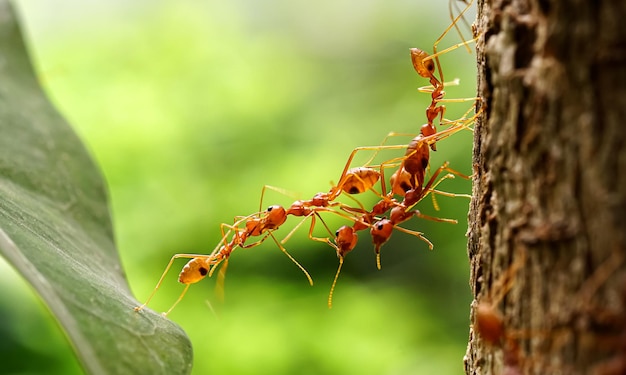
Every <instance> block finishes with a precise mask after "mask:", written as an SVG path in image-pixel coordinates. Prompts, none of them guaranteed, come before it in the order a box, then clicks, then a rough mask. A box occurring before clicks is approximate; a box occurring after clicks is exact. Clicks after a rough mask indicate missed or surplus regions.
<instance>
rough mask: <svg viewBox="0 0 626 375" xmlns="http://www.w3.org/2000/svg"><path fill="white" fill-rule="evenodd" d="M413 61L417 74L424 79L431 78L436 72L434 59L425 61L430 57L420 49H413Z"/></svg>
mask: <svg viewBox="0 0 626 375" xmlns="http://www.w3.org/2000/svg"><path fill="white" fill-rule="evenodd" d="M410 51H411V61H412V62H413V67H414V68H415V71H416V72H417V74H419V75H420V76H422V77H424V78H430V77H432V76H433V73H434V72H435V63H434V62H433V60H432V59H429V60H426V61H424V59H425V58H427V57H428V53H426V52H424V51H422V50H421V49H419V48H411V49H410Z"/></svg>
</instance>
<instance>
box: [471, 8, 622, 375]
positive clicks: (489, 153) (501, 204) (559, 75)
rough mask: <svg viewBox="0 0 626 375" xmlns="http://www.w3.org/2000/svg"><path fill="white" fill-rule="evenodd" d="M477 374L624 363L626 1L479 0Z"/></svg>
mask: <svg viewBox="0 0 626 375" xmlns="http://www.w3.org/2000/svg"><path fill="white" fill-rule="evenodd" d="M475 31H476V33H477V35H479V39H478V42H477V51H478V53H477V56H478V94H479V96H480V97H481V98H482V102H481V107H482V111H481V112H480V116H479V119H478V120H477V123H476V126H475V139H474V155H473V158H474V186H473V199H472V203H471V208H470V214H469V223H470V225H469V231H468V237H469V240H468V241H469V242H468V253H469V259H470V266H471V277H470V286H471V288H472V291H473V293H474V297H475V300H474V301H473V302H472V310H471V322H472V324H471V328H470V336H469V344H468V349H467V353H466V357H465V370H466V373H467V374H598V375H607V374H626V233H625V231H626V1H624V0H607V1H591V0H574V1H570V0H526V1H524V0H509V1H507V0H500V1H498V0H492V1H485V0H482V1H479V2H478V18H477V22H476V24H475Z"/></svg>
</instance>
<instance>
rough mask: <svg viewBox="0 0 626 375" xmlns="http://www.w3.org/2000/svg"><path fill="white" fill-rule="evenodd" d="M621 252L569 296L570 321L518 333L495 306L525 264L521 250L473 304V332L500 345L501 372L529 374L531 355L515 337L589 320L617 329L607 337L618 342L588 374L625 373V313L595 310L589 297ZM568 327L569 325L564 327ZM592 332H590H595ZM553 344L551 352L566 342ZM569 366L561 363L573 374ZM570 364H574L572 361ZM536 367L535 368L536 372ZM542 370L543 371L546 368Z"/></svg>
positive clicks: (618, 262) (615, 266)
mask: <svg viewBox="0 0 626 375" xmlns="http://www.w3.org/2000/svg"><path fill="white" fill-rule="evenodd" d="M620 251H621V250H619V249H615V250H614V251H613V252H612V254H611V255H610V256H609V257H608V258H607V259H606V260H605V261H604V262H603V263H602V264H601V265H600V266H599V267H597V268H596V269H595V270H594V272H593V273H592V274H591V275H590V276H589V278H587V280H586V281H585V282H584V284H583V285H582V287H581V288H580V289H579V291H578V292H577V293H575V294H574V295H573V296H571V298H570V300H571V301H573V302H574V303H573V304H572V305H570V306H567V307H564V308H563V309H562V310H570V311H571V312H572V315H570V317H569V318H567V319H568V321H569V323H567V324H564V323H561V324H559V326H561V328H553V329H552V330H547V329H546V330H544V331H546V332H537V331H526V332H521V331H513V330H510V329H508V328H507V327H506V326H505V320H504V317H503V316H502V313H501V312H500V311H498V309H497V306H498V304H499V303H500V302H501V301H502V300H503V299H504V297H505V296H506V294H507V293H508V292H509V290H510V289H511V288H512V286H513V285H514V283H515V280H514V279H515V277H516V274H517V272H518V271H519V270H520V269H521V268H522V267H523V266H524V264H525V260H526V250H523V251H522V252H521V253H520V257H519V259H517V260H515V261H514V262H513V263H512V264H511V266H509V268H508V269H507V270H506V271H505V272H504V273H503V274H502V275H501V276H500V278H499V279H498V280H497V281H496V282H495V284H494V285H493V286H492V287H491V288H490V290H491V291H494V293H493V295H489V294H487V296H486V298H485V299H483V300H481V301H478V302H477V303H476V304H474V306H473V315H474V322H473V324H472V328H473V331H474V332H476V333H477V334H478V335H479V337H480V338H481V339H482V340H483V341H484V342H485V343H486V344H487V345H488V346H489V347H491V348H500V349H501V350H502V353H503V365H504V368H503V373H507V374H522V373H528V372H529V371H530V369H529V368H528V366H529V365H530V362H529V359H530V358H532V357H530V356H528V355H526V354H524V353H523V352H522V349H521V347H520V344H519V343H518V340H519V339H521V338H522V337H528V336H531V337H535V338H537V337H540V336H547V337H550V336H554V335H556V334H557V333H558V332H561V333H565V332H563V330H570V329H574V330H579V329H580V328H576V327H579V326H580V325H581V324H584V325H587V324H589V320H591V321H592V322H593V323H592V324H594V325H598V326H599V327H605V329H607V331H611V332H618V334H617V335H616V336H615V337H611V338H610V339H609V340H611V342H615V341H616V342H617V344H616V345H614V346H613V347H612V348H611V349H614V350H616V352H617V355H615V356H614V357H611V358H609V359H608V360H606V361H603V362H600V363H598V364H596V365H594V366H592V367H591V372H590V373H593V374H598V375H608V374H623V373H626V361H625V360H624V358H625V357H624V354H626V335H625V333H624V332H625V331H624V328H625V324H624V315H623V314H624V313H623V311H621V312H618V313H617V314H615V313H613V312H611V311H604V310H600V311H598V310H599V309H598V308H597V307H594V304H593V303H592V299H593V298H594V296H596V295H597V294H598V290H599V289H600V287H601V286H602V285H603V284H604V283H605V282H606V281H607V280H608V278H609V277H610V276H611V275H613V274H614V273H615V272H616V270H617V269H618V268H619V267H620V266H621V265H622V264H623V261H624V255H623V251H622V252H620ZM624 286H626V285H624V284H622V286H621V288H622V290H621V297H622V307H621V308H623V307H624V306H623V305H624V304H626V302H624V301H626V289H625V288H624ZM580 318H582V320H583V321H584V322H581V321H578V320H579V319H580ZM546 321H548V322H551V321H552V320H551V319H546ZM568 326H569V327H571V328H567V327H568ZM587 330H588V328H586V329H584V331H583V332H582V333H581V334H582V335H583V336H584V335H589V334H590V333H588V332H586V331H587ZM591 334H592V335H593V334H595V333H591ZM570 337H571V335H570ZM601 339H602V337H600V340H601ZM612 339H616V340H612ZM577 341H578V343H585V342H587V340H585V339H580V338H579V339H578V340H577ZM554 343H555V344H554V345H555V346H553V347H552V350H553V351H554V352H558V351H559V350H561V348H562V347H563V346H564V345H566V343H567V341H564V340H555V341H554ZM597 344H598V341H596V343H595V346H594V347H587V348H583V349H582V350H584V351H585V352H586V353H587V354H590V355H591V353H595V352H597V351H598V350H602V349H601V348H600V346H598V345H597ZM576 345H577V344H576ZM554 359H555V358H554V357H553V358H551V362H553V360H554ZM541 362H542V361H539V360H537V358H536V357H535V358H534V360H533V361H532V363H534V364H537V363H541ZM568 365H570V364H569V363H567V364H564V363H562V364H561V366H564V368H563V370H565V372H567V373H573V372H574V371H575V369H574V368H570V369H568V368H567V367H568ZM571 365H572V366H573V365H574V364H571ZM536 370H537V369H535V371H536ZM543 371H545V369H544V370H543Z"/></svg>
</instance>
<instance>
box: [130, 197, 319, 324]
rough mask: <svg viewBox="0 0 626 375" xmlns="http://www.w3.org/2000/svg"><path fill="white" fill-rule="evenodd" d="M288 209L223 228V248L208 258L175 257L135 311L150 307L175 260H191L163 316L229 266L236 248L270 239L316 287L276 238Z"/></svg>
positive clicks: (274, 209) (272, 209)
mask: <svg viewBox="0 0 626 375" xmlns="http://www.w3.org/2000/svg"><path fill="white" fill-rule="evenodd" d="M284 212H285V209H284V208H283V207H281V206H278V205H275V206H270V207H269V208H268V209H267V210H266V211H263V212H260V213H255V214H252V215H248V216H245V217H240V218H238V220H236V221H235V223H234V224H233V225H228V224H221V225H220V229H221V232H222V240H221V241H220V244H221V246H220V245H219V244H218V246H217V247H216V248H215V249H214V250H213V252H212V253H211V254H209V255H204V254H175V255H174V256H172V258H171V259H170V261H169V263H168V264H167V266H166V267H165V270H164V271H163V274H162V275H161V278H160V279H159V281H158V282H157V285H156V286H155V288H154V290H153V291H152V293H151V294H150V296H148V299H147V300H146V302H145V303H143V304H142V305H141V306H138V307H135V311H140V310H142V309H143V308H144V307H146V306H147V305H148V303H149V302H150V301H151V300H152V297H154V295H155V293H156V292H157V290H158V289H159V287H160V286H161V283H162V282H163V279H164V278H165V276H166V275H167V273H168V271H169V270H170V268H171V267H172V264H173V263H174V261H175V260H176V259H179V258H184V259H191V260H189V262H187V264H185V266H184V267H183V268H182V270H181V271H180V274H179V275H178V281H179V282H180V283H182V284H185V288H184V289H183V291H182V292H181V294H180V296H179V297H178V299H177V300H176V301H175V302H174V304H173V305H172V306H171V307H170V308H169V309H168V310H167V311H166V312H164V313H163V316H167V315H168V314H169V313H170V312H171V311H172V310H173V309H174V307H176V305H178V303H179V302H180V301H181V300H182V299H183V297H184V296H185V294H186V293H187V290H188V289H189V287H190V286H191V284H195V283H197V282H199V281H201V280H202V279H204V278H205V277H206V276H207V275H208V276H209V277H210V276H212V275H213V272H214V271H215V270H216V268H217V267H218V266H219V264H220V263H222V262H224V263H225V264H224V267H226V265H227V264H228V263H227V262H228V258H229V257H230V254H231V253H232V252H233V250H235V249H236V248H237V247H240V248H251V247H254V246H257V245H259V244H261V243H262V242H264V241H265V240H266V239H267V237H271V238H272V239H273V240H274V242H275V243H276V245H277V246H278V247H279V249H280V250H281V251H282V252H283V253H285V255H287V257H289V259H290V260H291V261H292V262H294V264H296V266H298V268H300V270H302V272H303V273H304V274H305V276H306V277H307V279H308V280H309V283H310V284H311V285H313V279H312V278H311V276H310V275H309V273H308V272H307V270H306V269H305V268H304V267H302V265H300V263H298V261H296V260H295V259H294V258H293V257H292V256H291V255H290V254H289V253H288V252H287V250H286V249H285V248H284V246H282V244H281V243H280V242H279V241H278V240H277V239H276V238H275V237H274V235H273V233H272V232H273V231H274V230H276V229H278V228H279V227H280V226H281V225H282V224H283V223H284V222H285V218H286V216H285V213H284ZM241 224H244V228H240V227H239V226H240V225H241ZM224 228H227V229H228V230H227V231H224ZM230 234H232V239H231V240H230V241H227V238H228V236H229V235H230ZM259 236H260V239H259V240H258V241H256V242H253V243H250V244H245V242H246V240H247V239H248V238H249V237H259Z"/></svg>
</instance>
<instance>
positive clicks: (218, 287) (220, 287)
mask: <svg viewBox="0 0 626 375" xmlns="http://www.w3.org/2000/svg"><path fill="white" fill-rule="evenodd" d="M227 270H228V259H226V260H224V263H223V264H222V267H220V270H219V272H218V273H217V280H216V281H215V295H216V297H217V299H218V300H219V301H220V302H224V284H225V282H226V271H227Z"/></svg>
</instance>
